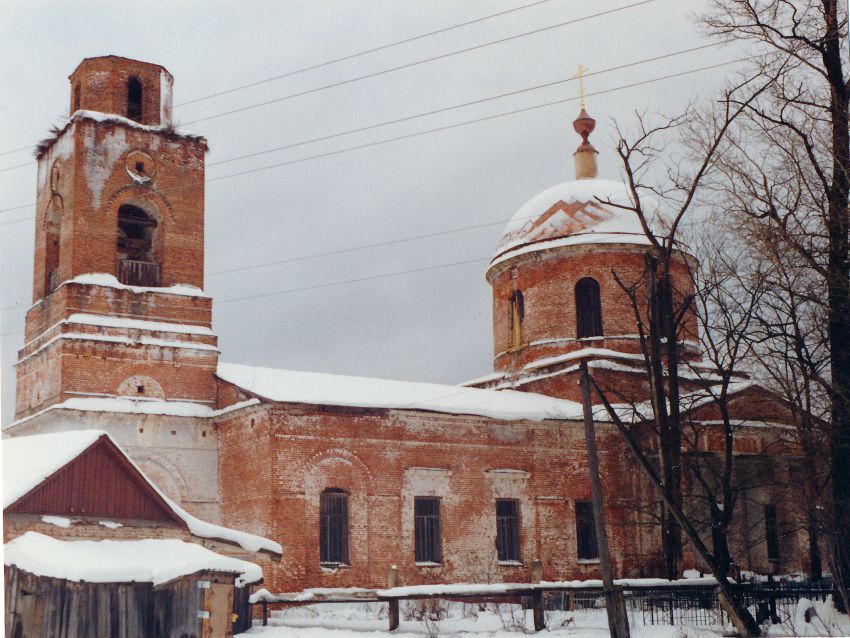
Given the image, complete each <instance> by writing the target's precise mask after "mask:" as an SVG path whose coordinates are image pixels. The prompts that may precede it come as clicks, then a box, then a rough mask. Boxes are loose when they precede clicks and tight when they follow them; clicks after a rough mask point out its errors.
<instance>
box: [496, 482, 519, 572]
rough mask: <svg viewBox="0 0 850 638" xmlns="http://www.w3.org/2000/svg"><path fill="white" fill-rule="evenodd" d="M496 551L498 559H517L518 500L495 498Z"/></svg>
mask: <svg viewBox="0 0 850 638" xmlns="http://www.w3.org/2000/svg"><path fill="white" fill-rule="evenodd" d="M496 552H497V554H498V558H499V560H500V561H503V562H504V561H519V501H517V500H516V499H512V498H500V499H496Z"/></svg>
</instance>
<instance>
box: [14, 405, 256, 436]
mask: <svg viewBox="0 0 850 638" xmlns="http://www.w3.org/2000/svg"><path fill="white" fill-rule="evenodd" d="M258 403H259V401H258V400H257V399H249V400H248V401H241V402H239V403H235V404H233V405H229V406H227V407H226V408H222V409H220V410H214V409H213V408H211V407H210V406H208V405H205V404H203V403H195V402H193V401H166V400H163V399H142V398H139V397H74V398H71V399H65V400H64V401H63V402H62V403H54V404H53V405H49V406H47V407H46V408H44V409H43V410H40V411H38V412H36V413H34V414H30V415H29V416H26V417H23V418H22V419H19V420H17V421H15V422H14V423H12V424H10V425H8V426H5V427H4V428H3V429H4V430H6V431H9V430H12V429H14V428H15V427H17V426H18V425H20V424H22V423H25V422H27V421H29V420H30V419H33V418H35V417H37V416H40V415H42V414H44V413H45V412H48V411H50V410H78V411H80V412H119V413H121V414H159V415H162V416H180V417H186V418H196V419H209V418H212V417H216V416H221V415H223V414H227V413H229V412H233V411H235V410H240V409H242V408H246V407H249V406H252V405H256V404H258Z"/></svg>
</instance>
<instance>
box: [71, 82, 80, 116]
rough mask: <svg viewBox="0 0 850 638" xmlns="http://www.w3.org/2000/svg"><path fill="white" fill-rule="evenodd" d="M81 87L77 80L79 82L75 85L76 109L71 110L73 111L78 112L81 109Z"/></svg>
mask: <svg viewBox="0 0 850 638" xmlns="http://www.w3.org/2000/svg"><path fill="white" fill-rule="evenodd" d="M80 88H81V87H80V83H79V82H77V84H76V85H75V86H74V109H73V111H71V112H72V113H76V112H77V111H79V110H80V100H81V97H80Z"/></svg>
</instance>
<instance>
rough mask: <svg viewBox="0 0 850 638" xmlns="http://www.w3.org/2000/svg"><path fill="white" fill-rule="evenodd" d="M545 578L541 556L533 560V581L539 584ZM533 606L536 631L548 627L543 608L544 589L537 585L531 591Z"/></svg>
mask: <svg viewBox="0 0 850 638" xmlns="http://www.w3.org/2000/svg"><path fill="white" fill-rule="evenodd" d="M541 580H543V563H542V562H541V561H540V559H539V558H535V559H534V560H533V561H532V562H531V582H532V584H534V585H539V584H540V581H541ZM531 607H532V609H533V613H534V631H540V630H541V629H545V628H546V613H545V611H544V609H543V590H541V589H539V588H537V587H535V588H534V589H533V590H532V592H531Z"/></svg>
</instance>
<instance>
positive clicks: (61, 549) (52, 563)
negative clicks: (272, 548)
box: [3, 532, 263, 586]
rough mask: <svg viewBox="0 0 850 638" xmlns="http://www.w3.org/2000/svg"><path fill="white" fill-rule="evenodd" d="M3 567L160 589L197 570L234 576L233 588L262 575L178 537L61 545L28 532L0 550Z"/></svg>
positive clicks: (244, 563)
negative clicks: (162, 585) (150, 586)
mask: <svg viewBox="0 0 850 638" xmlns="http://www.w3.org/2000/svg"><path fill="white" fill-rule="evenodd" d="M3 563H4V564H5V565H14V566H15V567H17V568H18V569H22V570H24V571H26V572H29V573H30V574H35V575H36V576H47V577H50V578H62V579H65V580H72V581H86V582H89V583H122V582H124V583H128V582H137V583H152V584H153V585H161V584H163V583H167V582H169V581H172V580H174V579H175V578H180V577H181V576H188V575H189V574H195V573H197V572H200V571H215V572H225V573H233V574H238V576H237V579H236V584H237V585H240V586H241V585H244V584H246V583H253V582H256V581H258V580H260V579H261V578H262V577H263V571H262V569H261V568H260V566H259V565H255V564H254V563H250V562H248V561H244V560H239V559H238V558H231V557H229V556H222V555H221V554H216V553H215V552H213V551H210V550H208V549H207V548H205V547H201V546H200V545H196V544H194V543H187V542H185V541H181V540H178V539H161V538H160V539H144V540H134V541H113V540H101V541H63V540H59V539H57V538H53V537H51V536H45V535H44V534H39V533H38V532H26V533H24V534H22V535H21V536H18V537H17V538H16V539H14V540H12V541H10V542H8V543H6V544H5V545H4V546H3Z"/></svg>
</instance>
